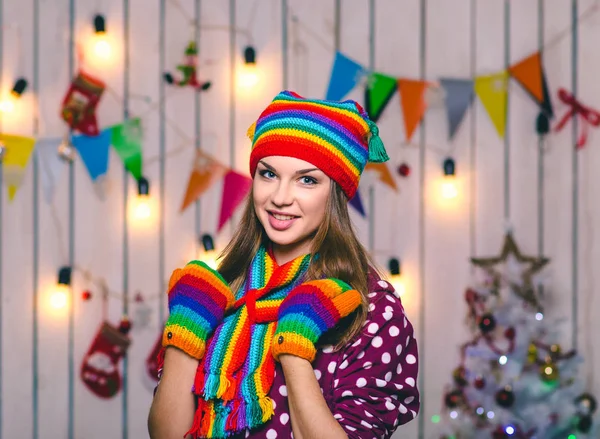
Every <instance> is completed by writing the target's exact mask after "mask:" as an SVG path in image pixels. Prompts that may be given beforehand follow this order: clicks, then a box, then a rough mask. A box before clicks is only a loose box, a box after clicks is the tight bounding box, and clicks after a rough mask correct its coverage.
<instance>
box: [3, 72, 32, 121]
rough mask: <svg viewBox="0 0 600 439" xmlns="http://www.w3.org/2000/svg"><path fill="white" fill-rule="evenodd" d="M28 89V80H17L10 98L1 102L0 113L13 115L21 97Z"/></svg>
mask: <svg viewBox="0 0 600 439" xmlns="http://www.w3.org/2000/svg"><path fill="white" fill-rule="evenodd" d="M26 88H27V80H26V79H25V78H19V79H17V81H16V82H15V85H14V86H13V88H12V90H11V91H10V94H9V95H8V97H7V98H5V99H3V100H2V101H1V102H0V111H1V112H3V113H12V112H13V111H14V110H15V106H16V103H17V100H18V99H19V98H20V97H21V95H22V94H23V92H24V91H25V89H26Z"/></svg>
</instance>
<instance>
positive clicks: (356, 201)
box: [349, 190, 367, 218]
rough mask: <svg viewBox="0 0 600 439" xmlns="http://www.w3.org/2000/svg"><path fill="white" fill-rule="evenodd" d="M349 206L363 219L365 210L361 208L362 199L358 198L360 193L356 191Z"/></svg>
mask: <svg viewBox="0 0 600 439" xmlns="http://www.w3.org/2000/svg"><path fill="white" fill-rule="evenodd" d="M349 203H350V206H352V207H353V208H354V209H356V211H357V212H358V213H359V215H360V216H362V217H363V218H365V217H366V216H367V214H366V213H365V208H364V206H363V202H362V199H361V198H360V191H359V190H357V191H356V192H355V193H354V196H353V197H352V198H351V199H350V201H349Z"/></svg>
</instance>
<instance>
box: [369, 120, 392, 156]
mask: <svg viewBox="0 0 600 439" xmlns="http://www.w3.org/2000/svg"><path fill="white" fill-rule="evenodd" d="M367 123H368V124H369V128H371V138H370V139H369V161H370V162H372V163H383V162H387V161H388V160H389V159H390V158H389V157H388V155H387V152H386V151H385V146H383V142H382V141H381V137H379V128H377V125H375V122H373V121H371V120H369V121H367Z"/></svg>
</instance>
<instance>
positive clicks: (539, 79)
mask: <svg viewBox="0 0 600 439" xmlns="http://www.w3.org/2000/svg"><path fill="white" fill-rule="evenodd" d="M508 72H509V73H510V75H511V76H512V77H513V78H514V79H515V80H516V81H517V82H518V83H519V84H521V86H522V87H523V88H524V89H525V91H526V92H527V93H529V95H530V96H531V97H532V98H533V99H534V100H535V101H536V102H537V103H539V104H540V105H541V107H542V109H543V110H544V111H545V112H546V114H547V115H548V116H550V117H552V116H553V110H552V102H551V100H550V95H549V93H548V85H547V83H546V76H545V75H544V70H543V68H542V56H541V54H540V52H536V53H534V54H533V55H530V56H528V57H527V58H525V59H522V60H521V61H519V62H517V63H516V64H513V65H512V66H510V67H509V68H508Z"/></svg>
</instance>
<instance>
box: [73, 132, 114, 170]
mask: <svg viewBox="0 0 600 439" xmlns="http://www.w3.org/2000/svg"><path fill="white" fill-rule="evenodd" d="M111 139H112V129H111V128H106V129H104V130H102V131H101V132H99V133H98V135H96V136H88V135H85V134H79V135H75V136H73V137H72V138H71V141H72V142H73V146H74V147H75V149H77V152H79V157H81V160H82V161H83V163H84V164H85V167H86V169H87V170H88V173H89V174H90V177H91V179H92V181H97V180H98V178H99V177H100V176H103V175H105V174H106V172H107V171H108V151H109V149H110V142H111Z"/></svg>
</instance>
